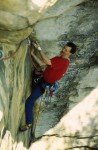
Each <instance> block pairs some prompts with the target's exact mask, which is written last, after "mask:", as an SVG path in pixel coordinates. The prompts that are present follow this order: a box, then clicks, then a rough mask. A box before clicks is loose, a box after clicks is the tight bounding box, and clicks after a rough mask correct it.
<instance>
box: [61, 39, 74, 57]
mask: <svg viewBox="0 0 98 150" xmlns="http://www.w3.org/2000/svg"><path fill="white" fill-rule="evenodd" d="M76 50H77V47H76V45H75V44H74V43H72V42H68V43H66V44H65V45H64V47H63V48H62V51H61V56H62V57H70V55H72V54H74V53H75V52H76Z"/></svg>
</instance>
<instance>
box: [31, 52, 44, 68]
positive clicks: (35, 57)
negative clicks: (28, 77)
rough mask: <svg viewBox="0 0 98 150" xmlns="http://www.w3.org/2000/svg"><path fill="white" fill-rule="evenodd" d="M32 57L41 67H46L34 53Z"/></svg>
mask: <svg viewBox="0 0 98 150" xmlns="http://www.w3.org/2000/svg"><path fill="white" fill-rule="evenodd" d="M31 55H32V57H33V59H34V60H35V62H36V63H37V64H38V65H39V66H40V67H41V66H44V65H45V64H44V63H43V62H42V61H41V60H40V59H39V58H38V57H37V56H36V55H35V54H34V53H33V52H31Z"/></svg>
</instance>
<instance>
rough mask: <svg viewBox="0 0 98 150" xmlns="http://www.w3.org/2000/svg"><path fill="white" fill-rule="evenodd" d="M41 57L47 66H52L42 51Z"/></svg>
mask: <svg viewBox="0 0 98 150" xmlns="http://www.w3.org/2000/svg"><path fill="white" fill-rule="evenodd" d="M40 54H41V57H42V59H43V61H44V63H45V64H46V65H51V60H50V59H49V58H48V57H47V56H46V55H45V53H44V52H43V51H42V50H41V51H40Z"/></svg>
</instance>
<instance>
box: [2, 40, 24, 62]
mask: <svg viewBox="0 0 98 150" xmlns="http://www.w3.org/2000/svg"><path fill="white" fill-rule="evenodd" d="M22 42H23V41H21V42H20V43H19V45H18V47H17V48H16V50H15V51H14V52H13V53H12V54H11V55H10V56H6V57H2V58H1V59H0V60H7V59H10V58H11V57H13V56H14V55H15V54H16V53H17V52H18V50H19V48H20V46H21V43H22Z"/></svg>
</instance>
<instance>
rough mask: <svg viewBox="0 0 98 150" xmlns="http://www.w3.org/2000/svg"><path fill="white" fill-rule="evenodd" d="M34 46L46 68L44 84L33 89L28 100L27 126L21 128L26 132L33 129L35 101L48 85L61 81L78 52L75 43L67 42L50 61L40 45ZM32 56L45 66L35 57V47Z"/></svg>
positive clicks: (26, 109) (35, 44)
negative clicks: (72, 56) (71, 59)
mask: <svg viewBox="0 0 98 150" xmlns="http://www.w3.org/2000/svg"><path fill="white" fill-rule="evenodd" d="M33 45H34V46H35V48H37V50H38V51H39V53H40V55H41V57H42V60H43V62H44V63H45V64H46V68H45V70H44V72H43V79H42V82H40V83H38V84H37V85H36V86H35V87H34V88H33V91H32V93H31V95H30V96H29V97H28V98H27V100H26V103H25V117H26V124H24V125H22V126H21V127H20V131H26V130H27V129H29V128H31V127H32V121H33V108H34V103H35V101H36V100H37V99H38V98H39V97H40V96H42V95H43V93H44V91H45V87H46V86H47V85H49V86H51V84H54V83H55V82H56V81H58V80H60V79H61V78H62V77H63V76H64V75H65V73H66V71H67V69H68V67H69V64H70V56H71V55H73V54H74V53H75V52H76V50H77V47H76V45H75V44H74V43H73V42H67V43H66V44H65V45H64V47H63V48H62V50H61V52H60V55H59V56H55V57H53V58H52V59H49V58H48V57H47V56H46V54H45V53H44V51H43V50H42V49H41V47H40V45H39V44H38V43H33ZM31 55H32V58H34V60H35V61H37V63H39V65H40V66H41V65H43V63H41V62H40V61H38V59H37V57H36V56H35V54H34V47H33V48H32V49H31ZM42 89H43V90H42Z"/></svg>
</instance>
